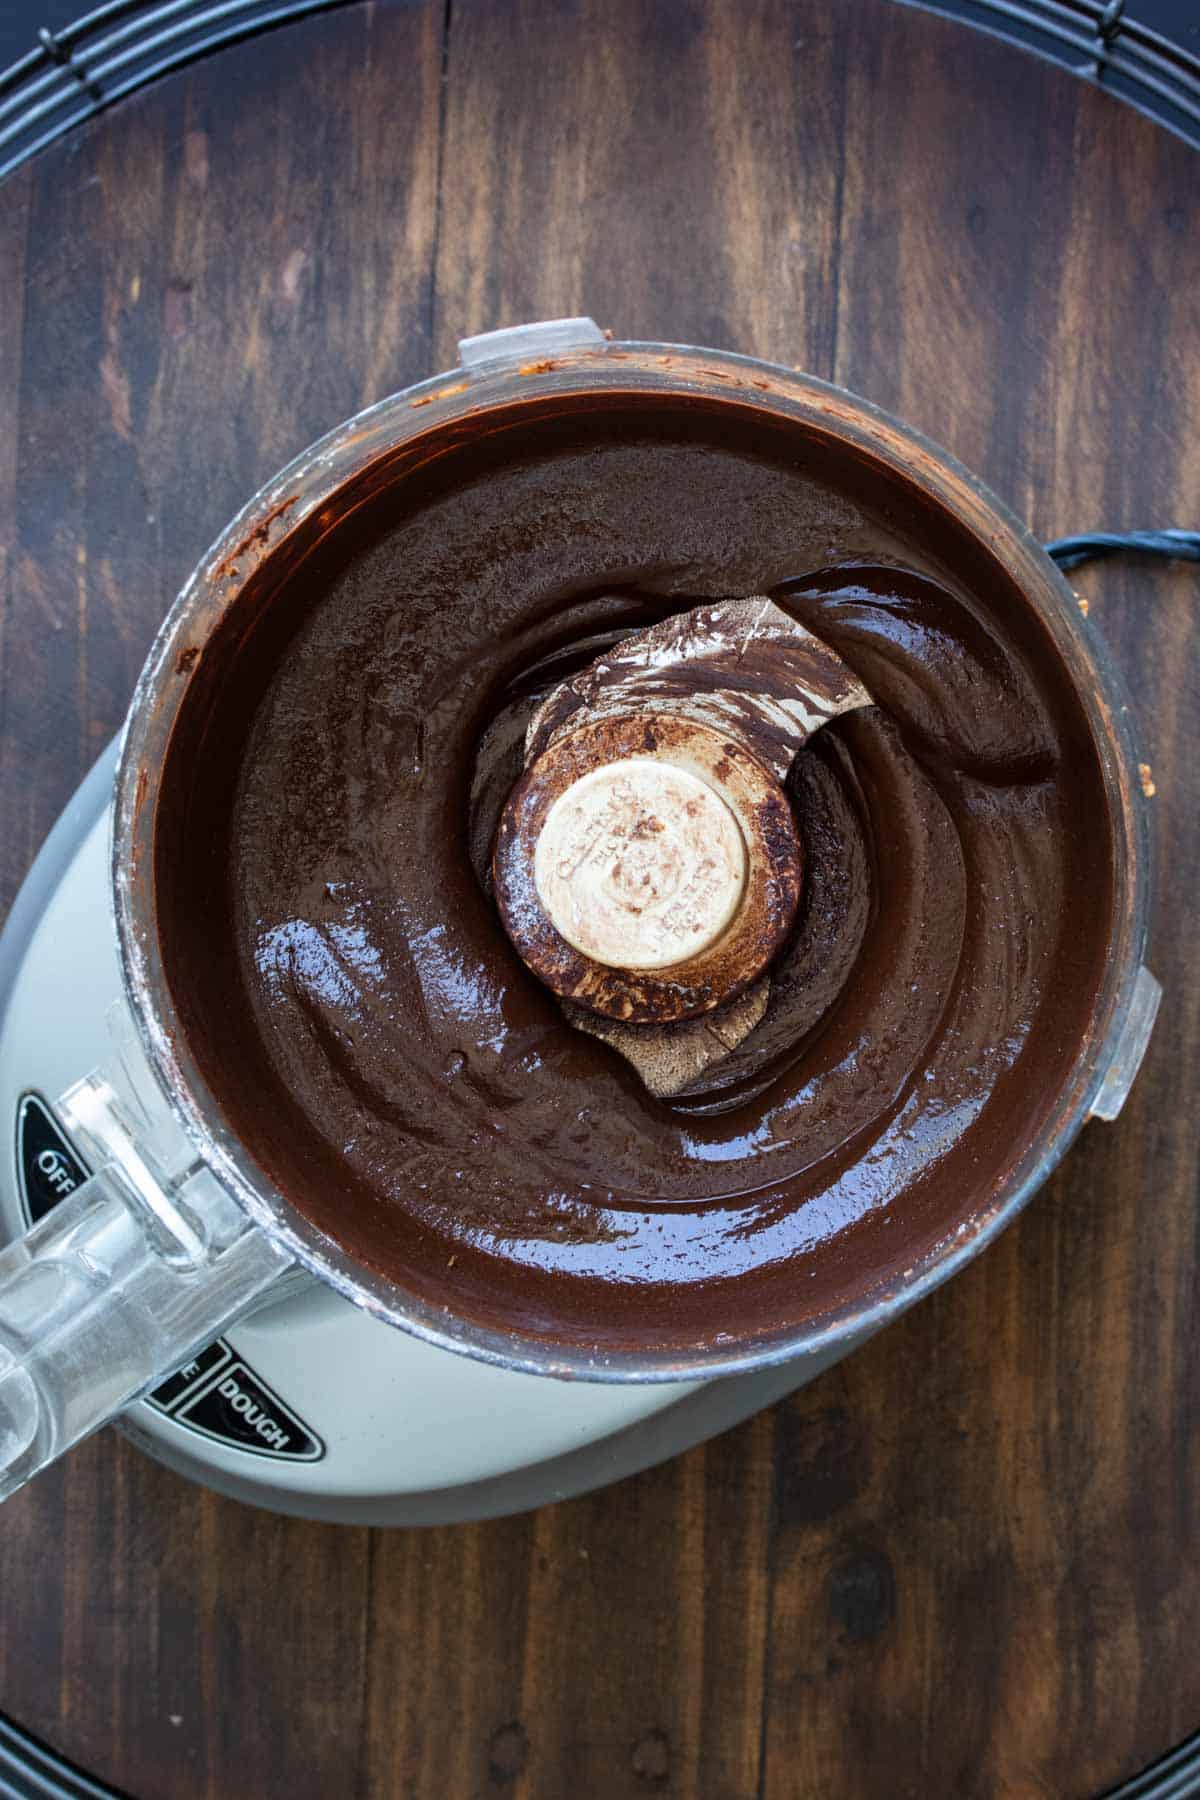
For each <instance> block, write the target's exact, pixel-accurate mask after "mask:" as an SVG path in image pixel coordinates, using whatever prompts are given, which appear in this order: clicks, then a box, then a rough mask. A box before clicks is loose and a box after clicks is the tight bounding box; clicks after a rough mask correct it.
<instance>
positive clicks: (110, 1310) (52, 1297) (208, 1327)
mask: <svg viewBox="0 0 1200 1800" xmlns="http://www.w3.org/2000/svg"><path fill="white" fill-rule="evenodd" d="M125 1072H126V1073H127V1071H125ZM123 1086H124V1084H123ZM125 1091H126V1098H124V1099H123V1098H122V1097H121V1095H120V1094H118V1091H117V1088H116V1086H114V1085H113V1083H112V1082H111V1081H110V1079H109V1078H108V1076H107V1075H105V1074H103V1073H98V1074H93V1075H89V1076H88V1077H87V1078H86V1080H84V1081H81V1082H79V1083H77V1084H76V1086H75V1087H73V1088H71V1089H70V1090H69V1092H68V1093H67V1094H65V1095H64V1096H63V1097H62V1099H61V1100H60V1101H59V1103H58V1107H57V1109H56V1110H57V1112H58V1115H59V1118H60V1119H61V1121H62V1123H63V1125H64V1126H65V1127H66V1129H67V1132H68V1134H69V1135H70V1136H71V1137H72V1139H73V1140H74V1142H75V1143H76V1144H77V1145H78V1147H79V1149H80V1151H81V1152H82V1154H83V1156H84V1157H85V1160H86V1161H87V1162H88V1163H89V1164H90V1166H91V1167H92V1168H94V1169H95V1170H96V1173H95V1174H94V1175H92V1176H91V1178H90V1179H89V1180H87V1181H85V1182H83V1183H82V1184H81V1185H80V1186H79V1187H78V1188H76V1190H75V1192H74V1193H72V1194H70V1195H69V1196H68V1197H67V1198H66V1199H65V1200H63V1201H61V1202H60V1203H59V1204H58V1205H57V1206H55V1207H54V1209H53V1211H51V1212H50V1213H48V1214H47V1216H46V1217H45V1218H43V1219H41V1220H40V1221H39V1222H38V1223H37V1224H36V1225H34V1226H33V1227H32V1229H31V1230H30V1231H28V1232H27V1233H26V1235H25V1236H24V1237H23V1238H19V1239H18V1240H17V1241H16V1242H15V1243H13V1244H10V1245H8V1246H7V1248H5V1249H3V1250H0V1499H5V1498H7V1496H8V1495H9V1494H11V1493H13V1492H14V1491H15V1490H16V1489H17V1488H19V1487H22V1486H23V1485H24V1483H25V1482H27V1481H28V1480H29V1479H30V1478H31V1476H33V1475H36V1474H37V1472H38V1470H39V1469H42V1468H44V1467H45V1466H46V1464H47V1463H49V1462H52V1461H53V1460H54V1459H55V1458H56V1457H58V1456H61V1455H62V1454H63V1452H64V1451H65V1450H69V1449H70V1448H71V1446H72V1445H73V1444H76V1443H78V1442H79V1440H80V1439H81V1438H83V1437H86V1436H87V1435H88V1433H89V1432H91V1431H94V1430H96V1428H97V1427H98V1426H100V1425H103V1424H104V1423H105V1422H106V1421H107V1420H109V1419H111V1418H112V1417H113V1416H114V1415H115V1414H116V1413H119V1412H121V1411H122V1410H123V1409H124V1408H125V1407H126V1406H128V1405H129V1404H130V1402H131V1401H133V1400H135V1399H137V1398H138V1396H139V1395H140V1394H142V1393H144V1392H145V1391H146V1390H147V1389H148V1388H150V1387H153V1386H154V1385H155V1384H156V1383H157V1382H158V1381H159V1380H161V1379H162V1378H163V1377H164V1376H167V1375H169V1374H171V1373H172V1372H173V1371H174V1370H175V1369H177V1368H179V1367H180V1366H181V1365H182V1364H184V1363H186V1362H187V1361H188V1360H189V1359H190V1357H192V1356H193V1355H194V1354H195V1352H196V1351H197V1350H199V1349H200V1348H201V1347H202V1346H203V1345H204V1344H205V1343H206V1342H208V1340H209V1339H210V1338H212V1337H214V1336H215V1335H216V1334H217V1333H219V1332H220V1331H221V1330H222V1329H223V1328H224V1327H225V1326H227V1325H229V1324H232V1323H233V1321H234V1320H235V1319H237V1318H238V1317H240V1316H241V1315H242V1314H243V1313H245V1312H246V1311H247V1310H248V1309H249V1308H250V1307H252V1306H253V1305H254V1304H255V1303H256V1302H257V1301H259V1300H261V1298H262V1296H263V1295H264V1294H265V1293H266V1292H267V1291H268V1290H269V1289H270V1288H271V1287H273V1286H274V1285H275V1284H276V1283H277V1282H278V1281H279V1280H280V1278H281V1276H284V1275H286V1274H287V1272H288V1270H289V1269H292V1268H294V1266H295V1265H294V1264H293V1262H292V1259H291V1258H290V1257H289V1256H288V1254H287V1253H286V1251H283V1250H281V1249H279V1248H278V1247H277V1246H276V1245H275V1244H274V1243H273V1242H272V1240H271V1239H270V1238H269V1237H268V1236H267V1234H266V1233H265V1232H264V1231H262V1230H261V1229H260V1227H259V1226H257V1225H256V1224H254V1223H253V1221H251V1220H250V1219H249V1218H247V1216H246V1214H245V1213H244V1212H243V1211H242V1209H241V1208H240V1207H239V1206H238V1205H237V1204H236V1203H235V1201H234V1200H233V1199H232V1198H231V1196H230V1195H229V1194H228V1193H226V1191H225V1189H224V1188H223V1187H222V1186H221V1184H220V1183H219V1182H218V1181H217V1180H216V1178H215V1177H214V1176H213V1175H212V1174H211V1173H210V1172H209V1171H208V1170H207V1169H206V1168H205V1167H204V1166H203V1164H201V1163H200V1162H199V1160H198V1159H197V1158H196V1157H195V1156H194V1153H192V1152H191V1151H190V1150H189V1149H188V1148H187V1147H186V1140H185V1139H184V1138H183V1134H182V1133H181V1132H179V1131H178V1128H177V1127H176V1126H175V1125H174V1123H173V1121H171V1120H170V1116H169V1114H168V1115H166V1118H165V1122H164V1120H163V1117H162V1113H161V1112H159V1113H158V1114H157V1115H156V1116H152V1115H150V1114H149V1113H147V1112H146V1111H145V1110H144V1109H143V1108H142V1107H141V1106H140V1104H139V1102H138V1099H137V1097H136V1096H134V1097H133V1098H132V1100H131V1099H130V1097H129V1090H128V1088H126V1090H125ZM158 1106H159V1109H161V1108H162V1102H161V1100H159V1103H158ZM135 1119H136V1120H137V1125H139V1126H140V1127H141V1129H138V1128H137V1126H135ZM148 1126H150V1127H151V1128H150V1129H147V1127H148Z"/></svg>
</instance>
